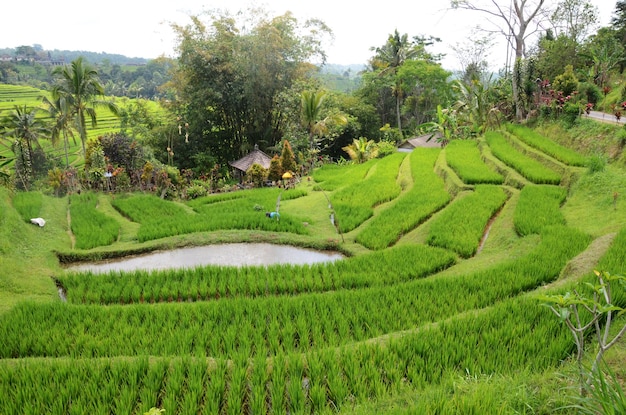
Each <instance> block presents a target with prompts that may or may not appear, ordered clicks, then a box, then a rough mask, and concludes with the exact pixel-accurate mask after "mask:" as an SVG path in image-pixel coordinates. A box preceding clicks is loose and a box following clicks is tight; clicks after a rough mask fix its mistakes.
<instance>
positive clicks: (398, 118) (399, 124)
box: [396, 94, 403, 137]
mask: <svg viewBox="0 0 626 415" xmlns="http://www.w3.org/2000/svg"><path fill="white" fill-rule="evenodd" d="M396 117H397V122H398V132H399V133H400V137H403V134H402V120H401V118H402V117H401V116H400V94H396Z"/></svg>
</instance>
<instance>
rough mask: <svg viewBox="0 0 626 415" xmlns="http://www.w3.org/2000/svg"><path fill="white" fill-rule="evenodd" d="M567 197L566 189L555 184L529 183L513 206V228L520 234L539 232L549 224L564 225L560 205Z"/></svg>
mask: <svg viewBox="0 0 626 415" xmlns="http://www.w3.org/2000/svg"><path fill="white" fill-rule="evenodd" d="M566 197H567V189H565V188H563V187H557V186H547V185H539V186H534V185H529V186H525V187H524V188H523V189H522V191H521V192H520V197H519V201H518V202H517V205H516V207H515V215H514V219H513V221H514V224H515V230H516V231H517V233H518V234H519V235H521V236H526V235H531V234H536V233H540V232H541V230H542V229H543V228H545V227H546V226H550V225H564V224H565V218H564V217H563V213H561V210H560V207H561V204H563V202H565V198H566Z"/></svg>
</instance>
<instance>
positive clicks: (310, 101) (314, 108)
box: [301, 91, 326, 150]
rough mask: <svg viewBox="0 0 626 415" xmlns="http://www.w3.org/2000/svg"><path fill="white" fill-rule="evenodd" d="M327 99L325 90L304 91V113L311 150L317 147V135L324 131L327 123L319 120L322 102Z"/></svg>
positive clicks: (302, 100)
mask: <svg viewBox="0 0 626 415" xmlns="http://www.w3.org/2000/svg"><path fill="white" fill-rule="evenodd" d="M325 99H326V92H324V91H303V92H302V99H301V102H302V115H303V117H304V119H303V121H304V124H305V127H306V129H307V132H308V133H309V144H310V146H311V150H313V148H314V147H315V136H316V135H317V136H319V135H322V134H323V133H324V129H325V127H326V126H325V125H324V124H323V123H321V122H320V121H319V117H320V113H321V112H322V104H323V103H324V100H325Z"/></svg>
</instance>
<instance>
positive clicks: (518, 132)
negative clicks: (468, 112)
mask: <svg viewBox="0 0 626 415" xmlns="http://www.w3.org/2000/svg"><path fill="white" fill-rule="evenodd" d="M506 129H507V131H508V132H510V133H512V134H514V135H515V136H516V137H517V138H519V139H520V140H521V141H523V142H524V143H526V144H528V145H529V146H531V147H534V148H536V149H537V150H540V151H542V152H544V153H545V154H547V155H549V156H551V157H554V158H555V159H557V160H559V161H561V162H563V163H565V164H567V165H570V166H579V167H582V166H585V165H586V164H587V159H586V158H585V157H584V156H583V155H582V154H579V153H577V152H575V151H574V150H572V149H570V148H567V147H563V146H562V145H560V144H557V143H555V142H554V141H552V140H550V139H549V138H547V137H544V136H543V135H541V134H539V133H538V132H536V131H534V130H532V129H530V128H528V127H526V126H524V125H519V124H507V125H506Z"/></svg>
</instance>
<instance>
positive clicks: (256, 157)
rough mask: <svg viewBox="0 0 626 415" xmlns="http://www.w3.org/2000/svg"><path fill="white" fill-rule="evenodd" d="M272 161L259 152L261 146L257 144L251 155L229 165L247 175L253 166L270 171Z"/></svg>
mask: <svg viewBox="0 0 626 415" xmlns="http://www.w3.org/2000/svg"><path fill="white" fill-rule="evenodd" d="M271 161H272V158H271V157H270V156H268V155H267V154H265V153H264V152H262V151H261V150H259V146H258V145H256V144H255V145H254V150H252V151H251V152H250V153H248V154H247V155H245V156H244V157H242V158H240V159H239V160H235V161H231V162H229V163H228V164H230V165H231V166H233V167H234V168H236V169H237V170H241V171H243V172H244V173H245V172H247V171H248V169H249V168H250V166H252V165H253V164H259V165H261V166H263V168H265V169H269V168H270V162H271Z"/></svg>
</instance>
